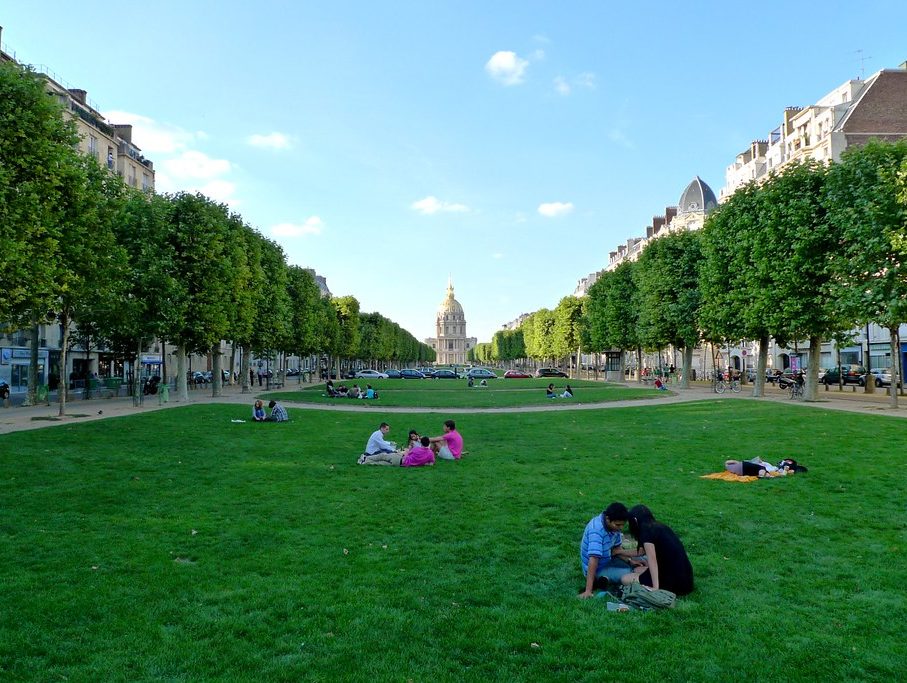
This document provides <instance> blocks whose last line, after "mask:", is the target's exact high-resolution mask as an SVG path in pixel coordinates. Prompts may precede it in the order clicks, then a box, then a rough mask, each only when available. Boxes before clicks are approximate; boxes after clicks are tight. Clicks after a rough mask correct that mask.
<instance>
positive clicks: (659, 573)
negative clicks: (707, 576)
mask: <svg viewBox="0 0 907 683" xmlns="http://www.w3.org/2000/svg"><path fill="white" fill-rule="evenodd" d="M628 517H629V526H630V535H631V536H633V538H635V539H636V542H637V543H638V547H637V553H640V554H644V555H645V557H646V563H645V566H642V567H639V568H637V569H636V570H635V571H634V572H633V573H632V574H629V575H627V576H625V577H623V578H622V579H621V582H622V583H625V584H628V583H633V582H634V581H639V582H640V583H641V584H642V585H643V586H648V587H649V588H653V589H658V588H663V589H665V590H669V591H671V592H672V593H674V594H675V595H688V594H690V593H692V592H693V565H692V564H690V558H689V557H687V551H686V549H685V548H684V547H683V543H681V541H680V539H679V538H677V534H675V533H674V531H673V530H672V529H671V527H669V526H668V525H667V524H662V523H661V522H658V521H656V520H655V516H654V515H653V514H652V511H651V510H649V508H647V507H646V506H645V505H634V506H633V508H632V509H631V510H630V511H629V514H628Z"/></svg>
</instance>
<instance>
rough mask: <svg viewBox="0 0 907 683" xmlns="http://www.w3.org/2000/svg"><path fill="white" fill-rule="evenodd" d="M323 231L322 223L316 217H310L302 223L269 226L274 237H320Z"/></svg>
mask: <svg viewBox="0 0 907 683" xmlns="http://www.w3.org/2000/svg"><path fill="white" fill-rule="evenodd" d="M323 229H324V221H322V220H321V219H320V218H319V217H318V216H310V217H309V218H306V219H305V222H303V223H278V224H277V225H273V226H271V234H272V235H274V237H303V236H304V235H320V234H321V231H322V230H323Z"/></svg>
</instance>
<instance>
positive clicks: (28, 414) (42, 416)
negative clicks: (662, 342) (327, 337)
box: [0, 382, 907, 435]
mask: <svg viewBox="0 0 907 683" xmlns="http://www.w3.org/2000/svg"><path fill="white" fill-rule="evenodd" d="M319 384H320V383H319ZM305 386H311V385H305V384H302V385H299V384H296V383H295V382H291V383H290V385H289V386H287V387H285V388H284V390H283V391H293V390H294V389H299V388H300V387H305ZM262 391H264V389H263V388H262V389H259V388H258V387H254V388H253V389H252V393H248V394H243V393H242V392H241V389H240V387H238V386H233V387H231V386H227V387H224V394H223V396H221V397H219V398H213V397H212V396H211V389H210V387H207V388H204V389H196V390H194V391H190V392H189V401H188V402H186V403H182V402H179V401H177V400H175V396H174V394H173V393H171V394H170V396H171V401H170V402H169V403H165V404H161V403H160V401H159V398H158V397H157V396H146V397H145V401H144V404H143V405H141V406H139V407H135V406H133V402H132V399H131V398H112V399H111V398H92V399H88V400H85V399H82V398H73V399H71V400H70V401H69V402H68V403H67V414H68V417H64V418H60V419H55V418H56V417H57V414H58V410H59V409H58V407H57V405H56V404H53V403H52V404H51V405H50V406H48V405H38V406H32V407H21V406H17V407H9V408H0V435H2V434H7V433H9V432H14V431H21V430H25V429H38V428H41V427H49V426H53V425H59V424H64V423H68V424H72V423H75V422H86V421H90V420H100V419H106V418H110V417H116V416H120V415H135V414H136V413H143V412H149V411H152V410H163V409H168V408H177V407H180V406H183V405H190V404H196V403H226V404H237V405H245V406H248V407H249V410H251V404H252V401H253V398H254V396H255V395H256V394H257V393H260V392H262ZM751 394H752V388H751V387H745V388H744V390H743V391H742V392H741V393H739V394H730V393H725V394H723V395H721V396H718V395H716V394H715V393H714V392H712V390H711V385H709V384H707V383H695V385H694V386H693V387H692V388H690V389H687V390H679V389H678V390H676V391H673V392H669V393H668V394H667V395H664V394H662V395H658V396H657V398H654V396H655V393H654V389H653V400H647V399H636V400H630V401H609V402H606V403H572V402H557V403H554V402H552V403H546V404H545V405H542V406H524V407H514V408H412V407H410V408H406V407H386V408H385V407H380V408H379V406H375V405H373V404H370V406H369V409H370V410H371V411H372V412H374V411H375V409H380V410H381V412H384V413H444V414H449V415H454V414H462V413H478V412H486V413H512V412H548V411H553V410H554V411H564V410H602V409H609V408H625V407H635V408H647V407H651V406H660V405H666V404H674V403H689V402H691V401H707V400H717V401H755V400H761V401H771V402H777V403H781V404H784V405H799V406H806V407H809V408H819V409H826V410H842V411H847V412H855V413H863V414H867V415H885V416H888V417H900V418H907V397H900V405H899V407H898V408H890V407H889V406H888V396H887V394H886V393H881V392H880V391H879V390H877V391H876V393H875V394H864V393H862V389H860V390H858V391H856V392H854V391H851V390H850V389H849V388H848V389H847V390H845V391H843V392H841V391H838V390H836V389H831V390H829V391H825V390H824V388H820V391H819V400H818V401H815V402H809V403H806V402H800V401H797V402H792V401H791V400H790V399H788V398H787V394H786V393H784V392H782V391H780V390H778V389H777V388H776V387H766V396H765V397H764V398H761V399H754V398H753V397H752V395H751ZM290 406H291V408H292V409H294V410H297V409H298V410H336V411H356V410H362V409H363V406H362V405H360V404H358V403H354V402H352V401H350V402H349V403H343V402H338V403H335V404H331V405H328V406H325V405H323V404H311V403H293V404H290ZM75 416H78V417H75Z"/></svg>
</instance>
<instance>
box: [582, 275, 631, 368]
mask: <svg viewBox="0 0 907 683" xmlns="http://www.w3.org/2000/svg"><path fill="white" fill-rule="evenodd" d="M635 267H636V262H635V261H625V262H624V263H621V264H620V265H619V266H618V267H617V268H615V269H614V270H613V271H609V272H605V273H602V274H601V276H600V277H599V278H598V280H596V281H595V283H593V285H592V286H591V287H590V288H589V292H588V293H587V295H586V303H585V308H584V312H583V316H584V317H585V328H586V329H587V330H588V334H589V343H590V346H589V348H590V349H591V350H593V351H595V352H597V353H603V352H604V351H607V350H610V349H618V350H619V351H621V360H620V362H621V368H620V372H621V375H623V371H624V352H626V351H630V350H631V349H637V352H638V353H637V355H638V356H639V355H641V349H640V341H639V334H638V326H639V306H638V304H637V296H638V292H637V289H636V280H635V278H634V275H633V272H634V269H635ZM638 362H639V364H640V365H641V364H642V361H641V359H640V360H639V361H638ZM638 380H639V381H642V377H641V375H640V376H639V377H638Z"/></svg>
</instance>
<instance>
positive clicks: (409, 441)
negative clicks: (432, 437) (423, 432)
mask: <svg viewBox="0 0 907 683" xmlns="http://www.w3.org/2000/svg"><path fill="white" fill-rule="evenodd" d="M421 439H422V437H421V436H419V432H417V431H416V430H415V429H410V430H409V434H408V435H407V437H406V448H405V449H404V452H406V453H409V452H410V451H411V450H412V449H413V448H415V447H416V446H418V445H419V441H421Z"/></svg>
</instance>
